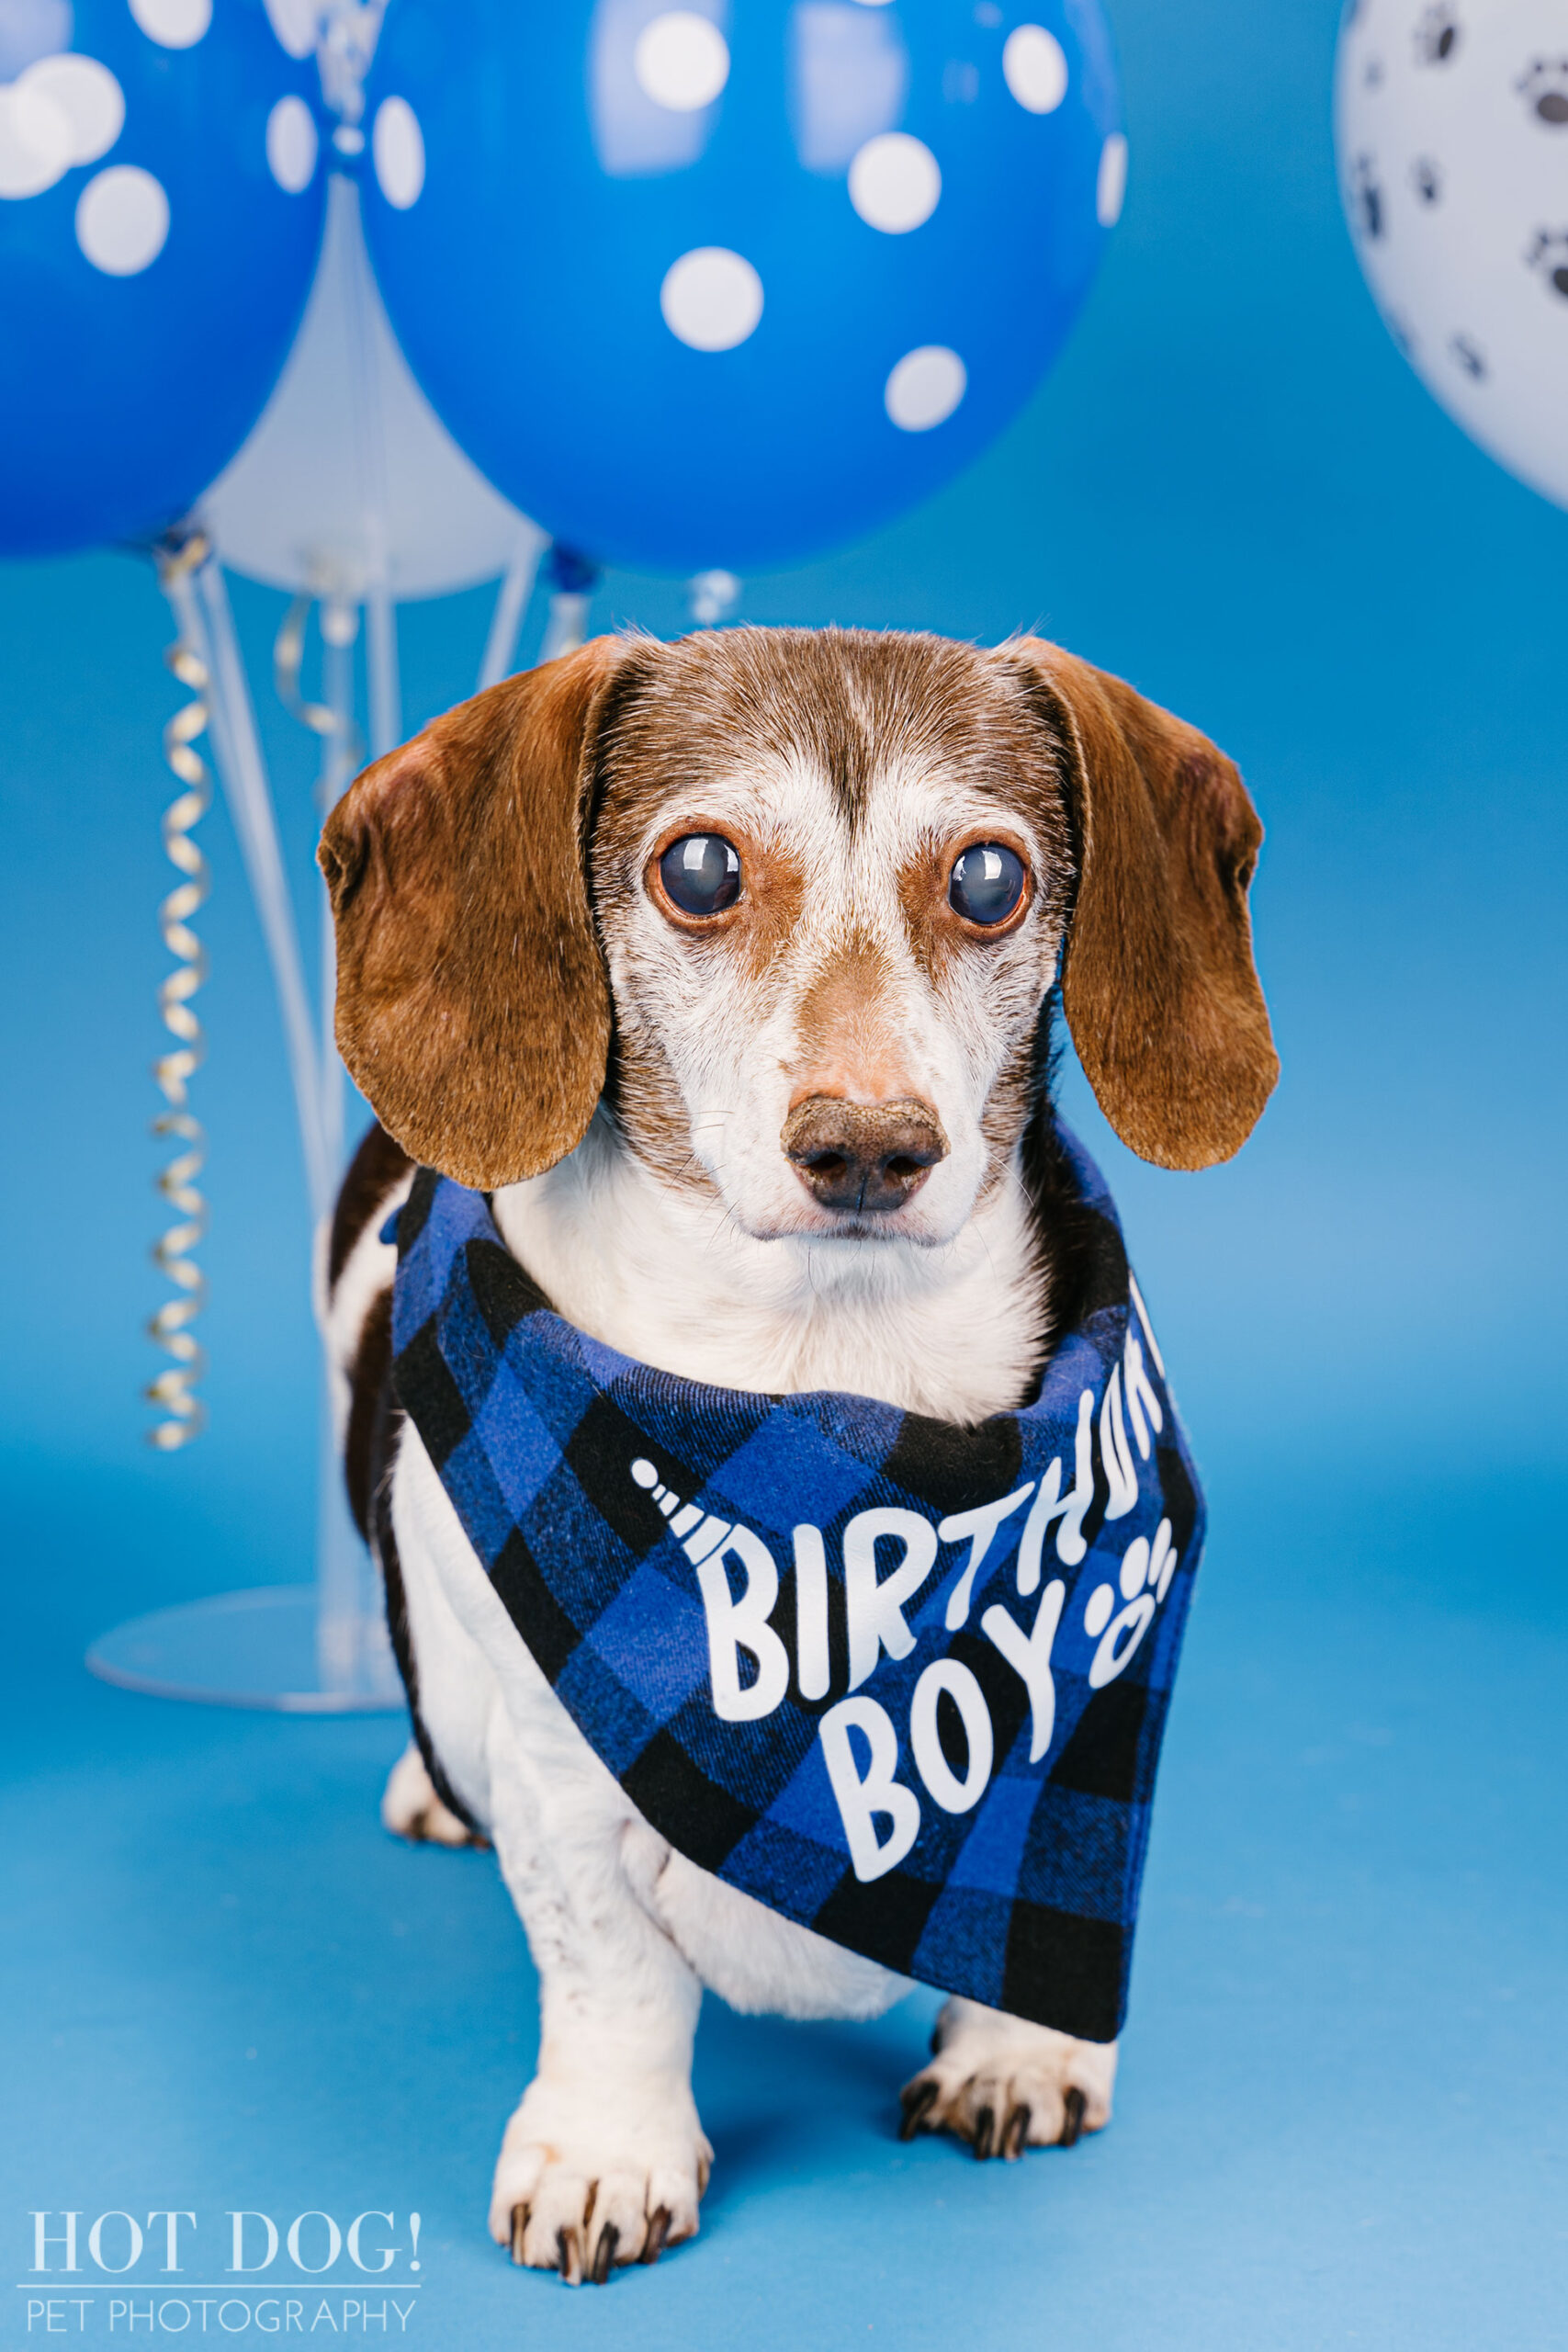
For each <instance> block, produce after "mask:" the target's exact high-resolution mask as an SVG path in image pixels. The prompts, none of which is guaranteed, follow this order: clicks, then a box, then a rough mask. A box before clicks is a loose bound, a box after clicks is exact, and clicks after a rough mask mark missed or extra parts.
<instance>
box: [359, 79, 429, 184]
mask: <svg viewBox="0 0 1568 2352" xmlns="http://www.w3.org/2000/svg"><path fill="white" fill-rule="evenodd" d="M370 153H371V159H372V161H373V162H374V164H375V165H376V180H377V185H378V187H379V188H380V190H381V193H382V195H383V196H384V197H385V198H386V199H387V201H388V203H389V204H390V205H392V206H393V207H394V208H395V209H397V210H398V211H399V212H406V211H407V210H408V209H409V207H410V205H411V204H413V203H415V202H417V200H418V198H419V192H420V189H421V188H422V187H423V186H424V133H423V131H422V130H421V129H420V127H419V117H418V116H417V115H416V114H415V112H414V110H413V108H412V107H411V106H410V104H409V102H408V100H407V98H383V99H382V101H381V103H380V105H379V106H378V107H377V109H376V120H375V123H374V124H373V126H372V128H371V132H370Z"/></svg>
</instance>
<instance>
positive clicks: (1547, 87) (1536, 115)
mask: <svg viewBox="0 0 1568 2352" xmlns="http://www.w3.org/2000/svg"><path fill="white" fill-rule="evenodd" d="M1515 86H1516V88H1517V90H1518V93H1519V96H1521V97H1522V98H1523V100H1524V102H1525V104H1526V106H1527V107H1529V111H1530V116H1531V119H1533V120H1534V121H1536V122H1543V123H1544V124H1545V125H1546V127H1547V129H1548V130H1568V57H1538V58H1537V59H1536V60H1535V61H1534V62H1533V63H1532V64H1531V66H1530V69H1529V73H1528V74H1526V75H1525V76H1524V78H1523V80H1522V81H1520V82H1518V83H1517V84H1516V85H1515Z"/></svg>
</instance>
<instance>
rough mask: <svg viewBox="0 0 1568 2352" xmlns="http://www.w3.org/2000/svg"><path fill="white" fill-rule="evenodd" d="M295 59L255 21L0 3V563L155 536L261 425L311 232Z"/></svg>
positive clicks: (316, 182)
mask: <svg viewBox="0 0 1568 2352" xmlns="http://www.w3.org/2000/svg"><path fill="white" fill-rule="evenodd" d="M276 5H278V0H275V6H276ZM283 21H284V25H285V29H286V30H288V18H287V17H285V19H284V20H283ZM307 45H308V44H307ZM291 49H292V51H293V53H290V49H288V48H286V47H285V46H284V44H283V40H282V39H280V37H279V34H278V33H276V32H275V31H274V29H273V25H272V22H271V20H270V18H269V16H268V12H267V9H266V8H265V6H264V5H263V0H0V554H5V555H47V554H56V553H60V552H63V551H65V550H68V549H70V548H84V547H90V546H93V545H96V544H101V543H102V542H104V541H110V540H144V539H147V538H149V537H152V536H154V535H155V534H156V533H158V532H159V531H161V530H162V529H163V528H164V527H165V526H167V525H168V524H170V523H172V522H174V521H175V520H176V519H177V518H178V517H179V516H180V515H182V514H183V513H184V512H185V511H186V508H187V507H188V506H189V505H190V503H191V502H192V501H193V499H195V497H196V496H197V493H198V492H200V491H202V490H203V489H205V488H206V486H207V484H208V482H209V481H211V479H212V477H213V476H214V475H215V474H216V473H218V472H219V471H220V469H221V468H222V467H223V466H224V465H225V464H226V463H227V461H228V460H229V458H231V457H232V456H233V454H234V452H235V450H236V449H237V448H238V447H239V446H240V443H241V442H242V441H243V439H244V437H245V435H246V434H247V433H248V432H249V430H250V428H251V426H252V425H253V424H254V422H255V420H256V418H257V416H258V415H259V414H260V413H261V410H262V408H263V406H264V405H265V401H266V397H267V394H268V393H269V392H270V390H271V389H272V386H273V384H274V382H275V380H276V377H277V375H278V372H279V370H280V368H281V367H282V365H283V361H284V359H285V357H286V356H287V354H288V346H289V344H290V342H291V340H292V338H293V334H294V331H295V328H296V327H297V325H298V324H299V318H300V314H301V312H302V311H303V309H304V305H305V299H306V296H307V294H308V292H309V290H310V277H311V272H312V269H313V266H314V263H315V255H316V250H317V247H318V245H319V243H320V241H321V217H322V187H321V183H322V174H321V169H320V167H319V157H318V144H319V134H318V128H317V115H316V112H315V111H314V109H313V107H312V104H311V89H312V85H313V84H314V82H315V68H314V63H313V62H312V61H311V60H310V58H309V57H306V56H302V55H301V54H300V53H299V50H300V41H299V39H298V38H297V37H291Z"/></svg>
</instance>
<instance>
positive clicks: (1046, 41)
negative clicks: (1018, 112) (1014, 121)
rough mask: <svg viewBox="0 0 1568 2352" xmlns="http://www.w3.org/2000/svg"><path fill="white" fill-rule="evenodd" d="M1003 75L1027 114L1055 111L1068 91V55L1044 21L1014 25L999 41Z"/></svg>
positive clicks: (1053, 112) (1051, 112)
mask: <svg viewBox="0 0 1568 2352" xmlns="http://www.w3.org/2000/svg"><path fill="white" fill-rule="evenodd" d="M1002 79H1003V80H1004V81H1005V82H1006V84H1007V85H1008V88H1009V89H1010V92H1011V93H1012V95H1013V96H1014V97H1015V98H1016V99H1017V100H1018V103H1019V105H1020V106H1021V107H1023V108H1024V109H1025V110H1026V112H1028V113H1030V114H1055V111H1056V108H1057V107H1059V106H1060V105H1061V103H1062V100H1063V99H1064V98H1065V97H1066V95H1067V59H1066V51H1064V49H1063V47H1062V44H1061V42H1060V41H1059V40H1057V39H1056V37H1055V34H1054V33H1048V32H1047V31H1046V29H1045V28H1044V26H1043V25H1015V26H1014V28H1013V29H1012V31H1011V32H1010V33H1009V35H1008V37H1007V40H1005V41H1004V42H1003V44H1002Z"/></svg>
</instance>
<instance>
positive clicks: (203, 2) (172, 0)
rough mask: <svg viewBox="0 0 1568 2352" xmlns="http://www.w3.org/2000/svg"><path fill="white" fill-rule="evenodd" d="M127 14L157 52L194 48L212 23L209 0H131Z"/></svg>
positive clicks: (210, 0)
mask: <svg viewBox="0 0 1568 2352" xmlns="http://www.w3.org/2000/svg"><path fill="white" fill-rule="evenodd" d="M130 13H131V15H132V16H133V17H135V19H136V21H137V23H138V24H139V25H140V26H141V29H142V31H143V32H144V33H145V34H146V36H147V38H148V40H155V41H156V42H157V44H158V46H159V48H160V49H194V48H195V46H196V44H197V41H198V40H200V39H201V37H202V35H203V33H205V32H206V30H207V28H208V27H209V25H210V23H211V22H212V0H130Z"/></svg>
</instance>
